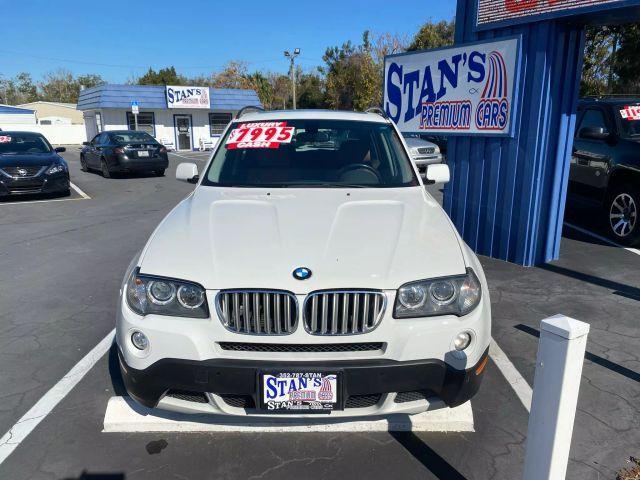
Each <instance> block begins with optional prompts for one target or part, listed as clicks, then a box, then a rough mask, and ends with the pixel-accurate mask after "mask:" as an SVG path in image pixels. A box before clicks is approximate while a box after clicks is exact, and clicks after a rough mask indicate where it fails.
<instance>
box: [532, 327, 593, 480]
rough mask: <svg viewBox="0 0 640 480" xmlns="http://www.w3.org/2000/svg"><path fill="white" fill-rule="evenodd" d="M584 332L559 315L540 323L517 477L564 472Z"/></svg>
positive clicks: (536, 478) (538, 479)
mask: <svg viewBox="0 0 640 480" xmlns="http://www.w3.org/2000/svg"><path fill="white" fill-rule="evenodd" d="M588 333H589V324H588V323H584V322H580V321H578V320H574V319H573V318H569V317H565V316H564V315H554V316H553V317H549V318H546V319H544V320H542V323H541V324H540V342H539V344H538V356H537V358H536V373H535V376H534V380H533V399H532V402H531V414H530V415H529V426H528V429H527V444H526V447H525V458H524V475H523V477H522V478H523V480H558V479H563V478H565V475H566V473H567V463H568V461H569V447H570V446H571V436H572V434H573V422H574V420H575V416H576V406H577V403H578V390H579V389H580V377H581V374H582V364H583V362H584V352H585V348H586V346H587V335H588Z"/></svg>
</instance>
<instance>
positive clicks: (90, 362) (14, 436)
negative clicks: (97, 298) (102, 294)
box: [0, 329, 115, 465]
mask: <svg viewBox="0 0 640 480" xmlns="http://www.w3.org/2000/svg"><path fill="white" fill-rule="evenodd" d="M114 336H115V329H114V330H112V331H111V332H110V333H109V334H108V335H107V336H106V337H104V338H103V339H102V340H101V341H100V343H98V345H96V346H95V347H94V348H93V350H91V351H90V352H89V353H87V354H86V355H85V356H84V358H83V359H82V360H80V361H79V362H78V363H77V364H76V365H75V366H74V367H73V368H72V369H71V370H69V372H68V373H67V374H66V375H65V376H64V377H62V379H60V381H59V382H58V383H56V384H55V385H54V386H53V387H51V389H50V390H49V391H48V392H47V393H45V394H44V396H43V397H42V398H41V399H40V400H38V402H37V403H36V404H35V405H34V406H33V407H31V409H30V410H29V411H28V412H27V413H25V414H24V415H23V416H22V418H21V419H20V420H18V421H17V422H16V424H15V425H14V426H13V427H11V429H10V430H9V431H8V432H7V433H5V434H4V435H3V437H2V438H0V465H2V463H3V462H4V461H5V460H6V459H7V457H8V456H9V455H11V453H12V452H13V451H14V450H15V449H16V448H18V446H19V445H20V443H22V441H23V440H24V439H25V438H27V436H28V435H29V434H30V433H31V432H32V431H33V429H34V428H36V427H37V426H38V424H39V423H40V422H41V421H42V420H44V419H45V418H46V416H47V415H49V413H51V410H53V409H54V408H55V406H56V405H58V403H60V402H61V401H62V399H63V398H64V397H66V396H67V394H68V393H69V392H70V391H71V390H72V389H73V387H75V386H76V385H77V384H78V382H79V381H80V380H82V378H83V377H84V376H85V375H86V374H87V372H88V371H89V370H91V368H92V367H93V366H94V365H95V364H96V362H97V361H98V360H100V358H102V356H103V355H104V354H105V353H107V352H108V351H109V349H110V348H111V344H112V343H113V339H114Z"/></svg>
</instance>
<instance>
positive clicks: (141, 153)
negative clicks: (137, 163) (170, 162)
mask: <svg viewBox="0 0 640 480" xmlns="http://www.w3.org/2000/svg"><path fill="white" fill-rule="evenodd" d="M138 156H139V157H148V156H149V152H147V151H146V150H145V151H144V152H138Z"/></svg>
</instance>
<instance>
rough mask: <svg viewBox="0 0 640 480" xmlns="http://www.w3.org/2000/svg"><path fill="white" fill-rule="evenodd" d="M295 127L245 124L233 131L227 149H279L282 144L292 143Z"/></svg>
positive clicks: (281, 123) (277, 123)
mask: <svg viewBox="0 0 640 480" xmlns="http://www.w3.org/2000/svg"><path fill="white" fill-rule="evenodd" d="M293 130H294V127H287V122H261V123H243V124H240V125H239V126H238V127H237V128H234V129H233V130H231V133H230V134H229V137H228V138H227V142H226V144H225V145H226V147H227V149H229V150H233V149H237V148H278V147H279V146H280V144H281V143H291V139H292V138H293Z"/></svg>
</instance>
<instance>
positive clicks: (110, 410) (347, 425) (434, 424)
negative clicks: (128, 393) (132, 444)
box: [103, 397, 475, 433]
mask: <svg viewBox="0 0 640 480" xmlns="http://www.w3.org/2000/svg"><path fill="white" fill-rule="evenodd" d="M410 431H412V432H473V431H475V430H474V426H473V411H472V409H471V402H467V403H465V404H463V405H461V406H459V407H456V408H441V409H438V410H432V411H429V412H424V413H419V414H415V415H390V416H388V417H385V418H380V419H377V420H360V419H353V418H352V419H315V418H314V419H308V418H307V419H302V420H301V419H292V418H284V417H280V418H276V417H264V418H251V419H246V418H243V417H230V416H217V415H198V414H196V415H193V414H180V413H173V412H166V411H162V412H158V411H154V410H152V409H149V408H145V407H142V406H140V405H138V404H136V403H134V402H133V400H131V399H130V398H128V397H111V398H110V399H109V403H108V404H107V411H106V413H105V416H104V429H103V432H106V433H113V432H119V433H134V432H138V433H141V432H262V433H268V432H285V433H294V432H410Z"/></svg>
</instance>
